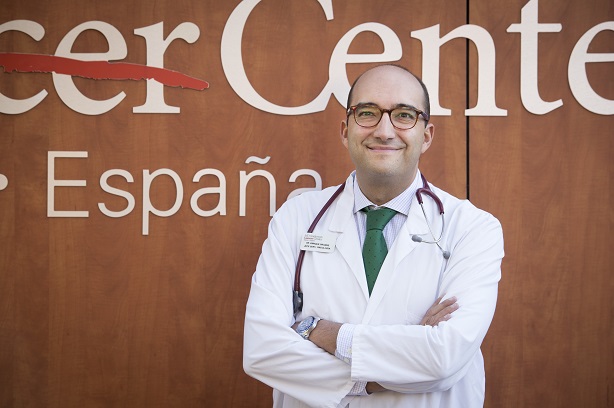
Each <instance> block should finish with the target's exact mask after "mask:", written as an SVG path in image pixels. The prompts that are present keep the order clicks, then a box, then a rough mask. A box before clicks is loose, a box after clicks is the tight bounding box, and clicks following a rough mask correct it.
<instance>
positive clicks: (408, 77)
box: [346, 64, 431, 118]
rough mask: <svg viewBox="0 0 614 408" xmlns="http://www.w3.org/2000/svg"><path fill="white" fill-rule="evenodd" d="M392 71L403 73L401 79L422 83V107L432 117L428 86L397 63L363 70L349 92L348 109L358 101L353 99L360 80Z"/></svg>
mask: <svg viewBox="0 0 614 408" xmlns="http://www.w3.org/2000/svg"><path fill="white" fill-rule="evenodd" d="M392 72H394V73H396V74H398V73H401V75H400V76H399V77H400V78H401V81H405V80H407V81H409V82H413V81H416V82H417V83H418V84H419V85H420V87H421V88H422V92H423V104H424V105H423V106H422V107H421V108H422V110H424V113H426V115H427V117H428V118H430V117H431V102H430V98H429V93H428V90H427V89H426V86H425V85H424V83H423V82H422V80H421V79H420V78H418V77H417V76H416V75H414V74H413V73H412V72H411V71H409V70H408V69H407V68H405V67H402V66H400V65H395V64H386V65H378V66H377V67H374V68H371V69H368V70H367V71H365V72H363V73H362V74H361V75H360V76H359V77H358V78H356V80H355V81H354V83H353V84H352V87H351V88H350V93H349V94H348V100H347V106H346V109H350V106H352V105H354V104H355V103H356V102H355V101H353V100H352V98H353V96H354V89H355V88H356V87H357V86H360V82H361V81H362V80H364V79H372V78H377V77H378V76H385V75H389V74H390V73H392Z"/></svg>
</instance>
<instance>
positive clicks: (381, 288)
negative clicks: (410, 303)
mask: <svg viewBox="0 0 614 408" xmlns="http://www.w3.org/2000/svg"><path fill="white" fill-rule="evenodd" d="M425 205H426V203H425ZM414 234H418V235H420V234H428V227H427V225H426V222H425V221H424V215H423V214H422V210H421V208H420V204H418V202H417V200H415V199H414V200H413V202H412V204H411V207H410V209H409V214H408V215H407V220H406V221H405V224H403V227H401V230H400V231H399V234H398V235H397V237H396V239H395V240H394V243H393V244H392V247H391V248H390V250H389V251H388V255H386V259H385V260H384V263H383V265H382V269H381V270H380V272H379V274H378V276H377V281H376V282H375V286H374V288H373V292H371V299H370V300H369V304H368V305H367V310H366V311H365V315H364V318H363V323H368V322H369V321H370V319H371V318H372V317H373V314H374V313H375V311H376V309H377V307H378V306H379V305H380V304H381V302H382V301H383V300H384V298H385V295H386V291H387V290H388V288H389V287H390V285H392V284H394V281H395V275H397V274H400V273H411V271H407V270H402V269H400V268H399V265H400V263H401V262H402V261H403V259H405V257H407V256H408V255H409V254H410V253H411V252H412V251H413V250H414V249H416V247H417V246H418V245H420V243H418V242H414V241H413V240H412V239H411V237H412V235H414ZM363 273H364V272H363Z"/></svg>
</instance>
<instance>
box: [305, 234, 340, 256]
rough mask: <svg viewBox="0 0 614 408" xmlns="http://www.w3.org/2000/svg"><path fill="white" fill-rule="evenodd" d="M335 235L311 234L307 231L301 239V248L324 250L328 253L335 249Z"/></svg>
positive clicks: (315, 250) (316, 250)
mask: <svg viewBox="0 0 614 408" xmlns="http://www.w3.org/2000/svg"><path fill="white" fill-rule="evenodd" d="M336 241H337V236H336V235H335V234H324V235H318V234H311V233H309V232H307V233H306V234H305V235H303V239H302V240H301V249H303V250H305V251H314V252H325V253H330V252H333V251H334V250H335V242H336Z"/></svg>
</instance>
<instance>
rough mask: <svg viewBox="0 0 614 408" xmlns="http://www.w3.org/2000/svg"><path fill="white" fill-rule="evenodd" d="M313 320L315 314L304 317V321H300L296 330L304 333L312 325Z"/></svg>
mask: <svg viewBox="0 0 614 408" xmlns="http://www.w3.org/2000/svg"><path fill="white" fill-rule="evenodd" d="M313 320H314V317H313V316H309V317H307V318H306V319H304V320H303V321H302V322H300V323H299V324H298V327H297V328H296V331H297V332H298V333H302V332H304V331H305V330H307V329H309V328H310V327H311V325H312V324H313Z"/></svg>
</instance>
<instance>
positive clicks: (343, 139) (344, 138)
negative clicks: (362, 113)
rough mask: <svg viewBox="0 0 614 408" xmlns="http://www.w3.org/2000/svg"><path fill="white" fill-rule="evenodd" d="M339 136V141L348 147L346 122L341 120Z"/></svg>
mask: <svg viewBox="0 0 614 408" xmlns="http://www.w3.org/2000/svg"><path fill="white" fill-rule="evenodd" d="M339 135H340V136H341V143H343V145H344V146H345V147H346V148H347V147H348V124H347V122H346V121H342V122H341V129H340V132H339Z"/></svg>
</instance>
